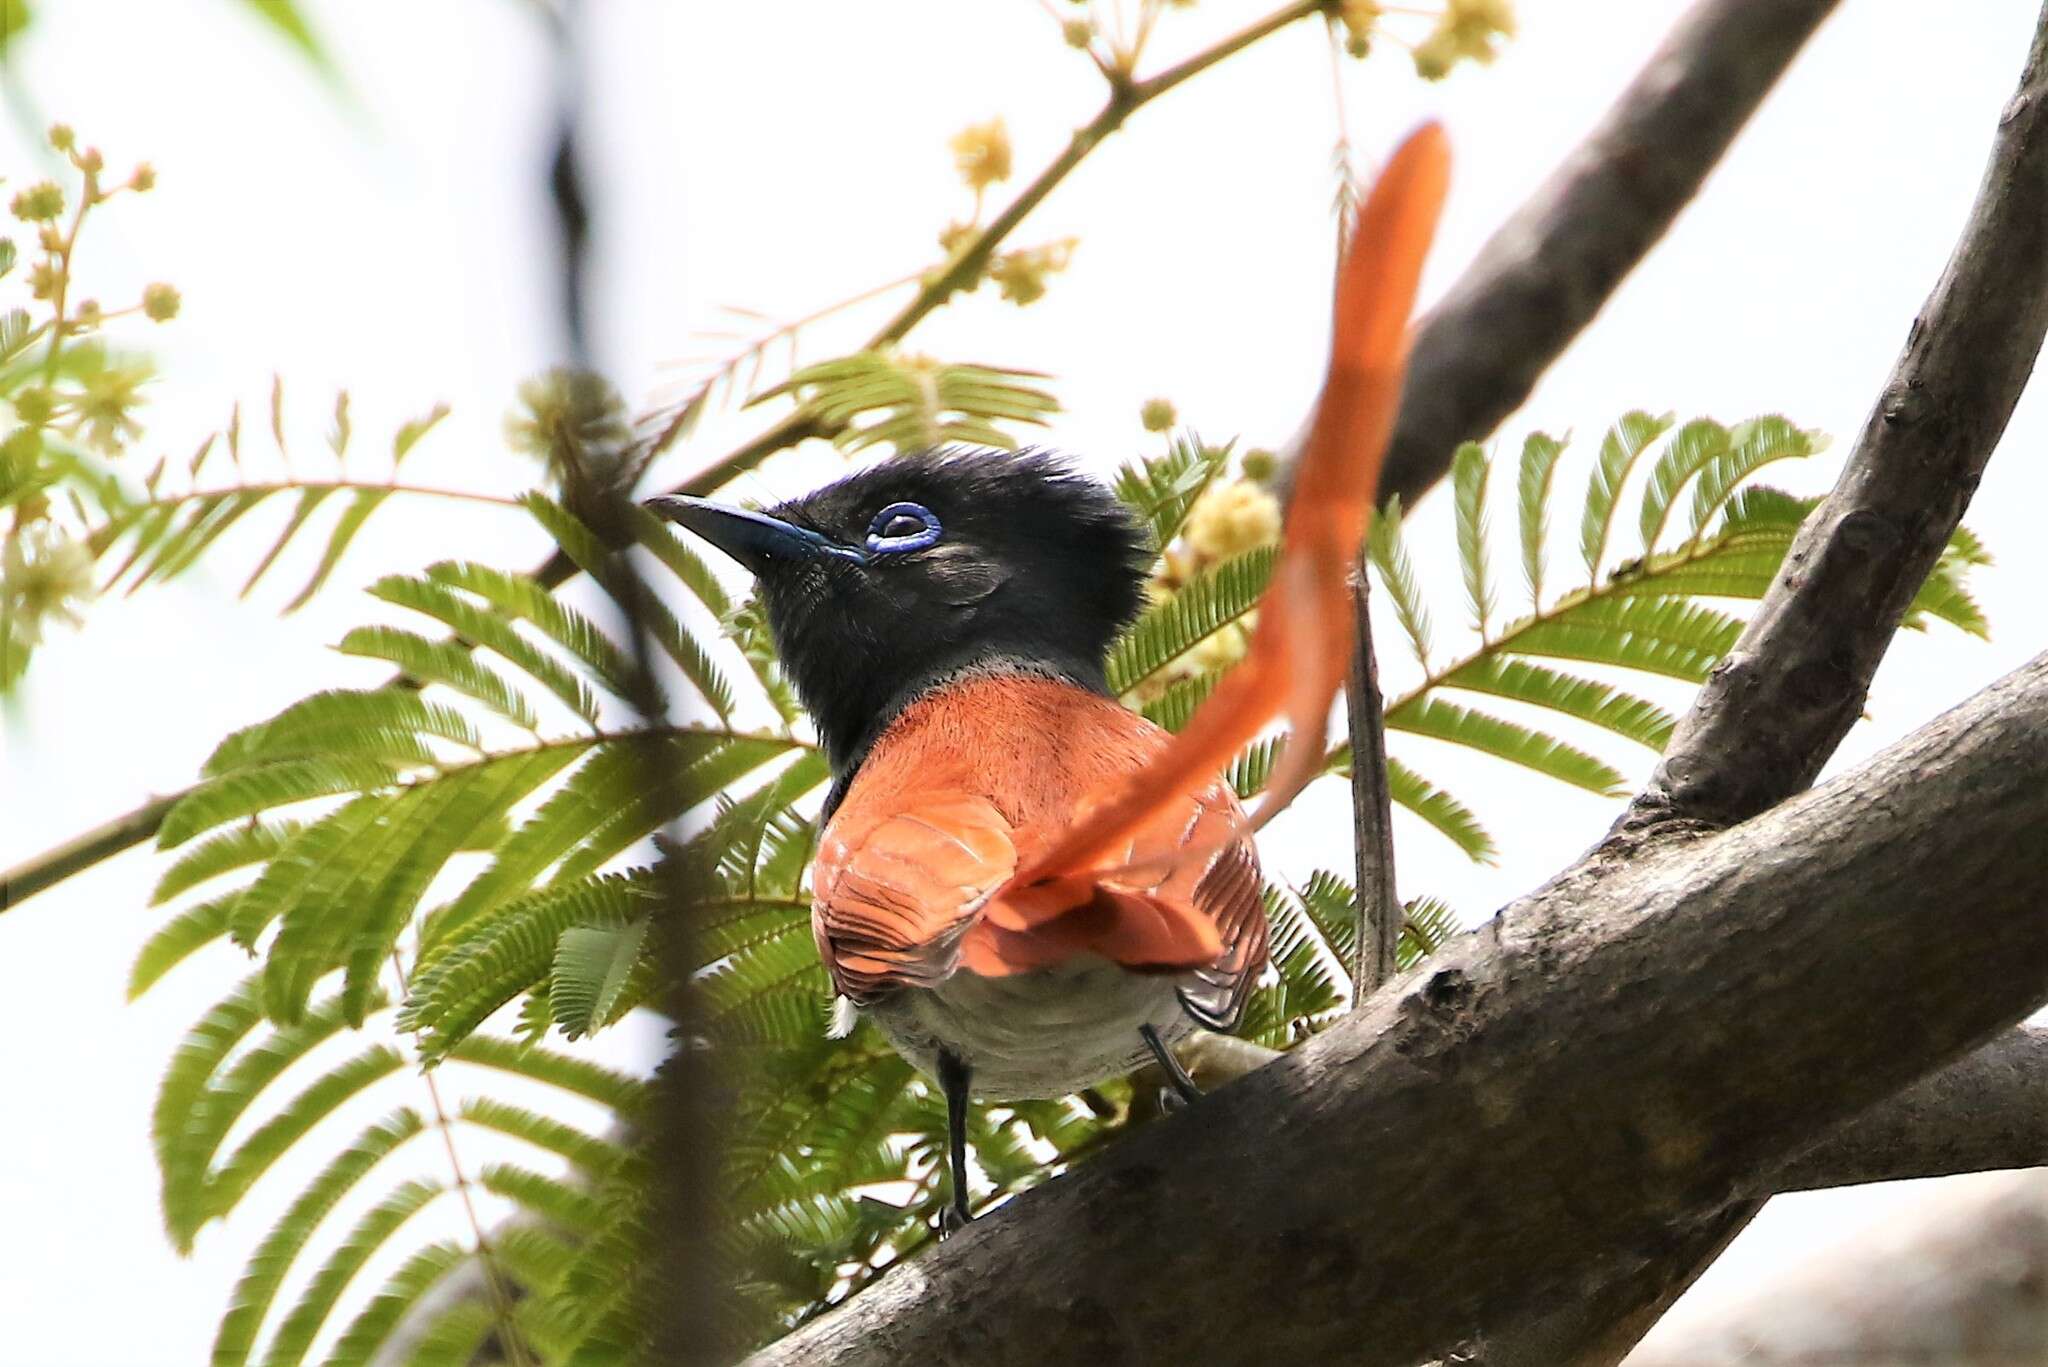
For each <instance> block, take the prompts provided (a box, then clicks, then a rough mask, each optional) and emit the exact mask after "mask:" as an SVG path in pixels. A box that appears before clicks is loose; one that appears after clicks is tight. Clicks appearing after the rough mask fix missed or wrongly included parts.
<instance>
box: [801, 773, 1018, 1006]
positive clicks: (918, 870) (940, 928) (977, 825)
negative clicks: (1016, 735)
mask: <svg viewBox="0 0 2048 1367" xmlns="http://www.w3.org/2000/svg"><path fill="white" fill-rule="evenodd" d="M842 810H843V809H842ZM860 810H861V809H856V815H855V817H854V820H853V821H851V822H842V821H841V820H840V818H839V817H834V819H833V821H832V822H831V824H829V825H828V826H827V827H826V828H825V834H824V837H823V839H822V840H820V842H819V848H818V859H817V863H816V864H815V865H814V866H813V869H812V874H811V878H812V893H811V932H812V934H814V935H815V936H817V940H818V954H819V957H821V958H822V959H824V961H825V966H826V968H828V969H830V970H831V973H832V985H833V986H834V987H835V988H837V989H838V990H839V991H840V993H841V994H843V995H844V996H847V997H850V998H852V999H853V1000H854V1001H857V1002H866V1001H871V1000H873V999H874V997H875V996H877V995H878V994H880V993H881V992H884V991H886V990H888V989H889V988H892V987H929V986H931V985H932V984H933V983H936V982H938V981H940V980H941V979H943V978H945V977H946V976H947V975H949V974H950V973H952V971H953V969H954V966H955V964H956V963H957V962H958V961H959V956H960V941H961V938H962V937H963V936H964V935H966V933H967V932H968V931H969V930H970V929H971V928H972V927H973V925H974V922H975V920H976V918H977V917H978V916H979V914H980V912H981V909H982V907H983V905H984V904H985V903H986V902H987V901H988V898H989V894H990V893H992V892H994V891H995V890H996V889H997V888H998V887H1000V886H1002V884H1003V881H1004V880H1005V879H1007V878H1008V877H1009V876H1010V875H1011V874H1012V873H1013V872H1015V871H1016V867H1017V850H1016V846H1015V845H1014V844H1012V842H1011V838H1010V834H1011V833H1010V824H1009V822H1007V821H1005V820H1004V819H1003V814H1002V813H1001V812H999V811H997V810H996V809H995V806H994V804H992V803H990V802H989V801H988V800H987V799H985V798H981V797H974V796H970V795H967V794H958V793H956V794H942V795H939V796H935V797H927V798H925V799H923V800H921V801H914V802H912V803H911V804H909V805H906V806H903V807H901V808H899V809H898V810H896V811H895V812H894V813H893V814H890V815H888V816H885V817H883V818H882V819H881V820H879V821H864V820H861V819H860V815H859V811H860ZM849 827H850V829H849Z"/></svg>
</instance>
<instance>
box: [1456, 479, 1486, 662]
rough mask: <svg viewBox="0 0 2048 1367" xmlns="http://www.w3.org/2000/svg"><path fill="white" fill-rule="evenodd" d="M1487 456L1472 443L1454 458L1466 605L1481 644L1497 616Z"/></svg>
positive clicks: (1457, 514) (1457, 518)
mask: <svg viewBox="0 0 2048 1367" xmlns="http://www.w3.org/2000/svg"><path fill="white" fill-rule="evenodd" d="M1491 468H1492V463H1491V462H1490V461H1488V460H1487V458H1486V452H1485V450H1484V449H1482V448H1481V447H1480V445H1479V443H1477V442H1472V441H1468V442H1466V443H1465V444H1464V445H1462V446H1460V447H1459V448H1458V450H1457V452H1456V454H1454V455H1453V456H1452V457H1451V495H1452V499H1451V501H1452V508H1453V510H1454V512H1455V514H1456V521H1457V528H1458V564H1459V566H1460V567H1461V568H1462V569H1463V571H1464V575H1465V601H1466V603H1467V604H1468V605H1469V606H1470V607H1471V609H1472V621H1473V624H1474V626H1475V627H1476V628H1477V629H1478V632H1479V637H1480V639H1481V640H1484V639H1485V638H1486V624H1487V619H1488V618H1489V617H1491V616H1492V615H1493V585H1492V583H1491V582H1490V580H1489V576H1488V571H1487V564H1486V559H1487V557H1486V477H1487V474H1488V472H1489V471H1490V470H1491Z"/></svg>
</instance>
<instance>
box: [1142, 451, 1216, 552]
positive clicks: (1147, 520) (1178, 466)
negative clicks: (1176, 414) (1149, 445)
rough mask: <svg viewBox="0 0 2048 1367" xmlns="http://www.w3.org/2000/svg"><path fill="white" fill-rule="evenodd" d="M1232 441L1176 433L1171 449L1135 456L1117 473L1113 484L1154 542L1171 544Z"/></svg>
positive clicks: (1157, 544) (1155, 543) (1210, 481)
mask: <svg viewBox="0 0 2048 1367" xmlns="http://www.w3.org/2000/svg"><path fill="white" fill-rule="evenodd" d="M1230 450H1231V447H1230V445H1224V446H1205V445H1204V444H1203V443H1202V441H1201V439H1200V438H1199V437H1196V436H1194V435H1193V434H1191V433H1188V434H1176V435H1175V436H1174V438H1173V440H1172V442H1171V444H1170V445H1169V446H1168V447H1167V450H1166V454H1164V455H1161V456H1152V457H1150V458H1147V459H1144V460H1139V461H1134V462H1131V463H1129V464H1126V465H1124V466H1123V467H1122V468H1121V469H1119V470H1118V471H1117V473H1116V479H1115V481H1114V488H1115V489H1116V496H1117V497H1118V498H1119V499H1122V500H1123V502H1124V504H1125V505H1126V506H1128V507H1129V508H1130V510H1131V511H1132V512H1134V513H1136V514H1137V515H1138V518H1139V520H1140V521H1142V522H1143V523H1144V524H1145V526H1146V527H1147V528H1149V529H1150V530H1151V533H1152V544H1153V545H1154V546H1157V547H1162V548H1163V547H1165V546H1167V545H1169V544H1170V543H1171V542H1172V541H1173V539H1174V538H1175V537H1176V536H1179V535H1180V529H1181V526H1182V524H1183V523H1185V522H1186V521H1187V518H1188V513H1189V511H1190V510H1192V509H1193V508H1194V506H1195V503H1196V501H1197V500H1199V499H1200V498H1201V497H1202V494H1203V492H1204V491H1206V490H1207V489H1208V487H1209V485H1210V484H1211V483H1212V482H1214V480H1215V478H1216V476H1217V475H1219V474H1221V473H1222V472H1223V469H1224V467H1225V466H1226V465H1227V464H1228V463H1229V460H1230Z"/></svg>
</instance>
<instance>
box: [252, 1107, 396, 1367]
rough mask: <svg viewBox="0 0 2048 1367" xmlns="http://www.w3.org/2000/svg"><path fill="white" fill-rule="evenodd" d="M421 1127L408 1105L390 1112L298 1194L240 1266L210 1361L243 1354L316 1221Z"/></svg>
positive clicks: (318, 1223) (305, 1243)
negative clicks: (243, 1265)
mask: <svg viewBox="0 0 2048 1367" xmlns="http://www.w3.org/2000/svg"><path fill="white" fill-rule="evenodd" d="M425 1129H426V1122H424V1121H423V1120H421V1119H420V1117H419V1114H418V1113H417V1112H415V1111H413V1110H411V1109H409V1108H401V1109H399V1110H398V1111H395V1112H393V1113H392V1114H391V1115H390V1116H388V1117H386V1118H385V1119H384V1120H381V1121H379V1122H378V1123H376V1124H375V1125H372V1126H370V1127H369V1128H368V1129H365V1130H364V1131H363V1132H362V1134H361V1135H359V1136H358V1137H357V1138H356V1141H355V1142H354V1143H353V1144H351V1145H350V1146H349V1147H348V1148H346V1149H344V1150H342V1151H341V1153H340V1154H338V1155H336V1156H335V1158H334V1159H333V1161H332V1162H330V1163H329V1164H328V1165H327V1166H326V1167H325V1168H324V1169H322V1170H321V1171H320V1173H319V1175H317V1176H316V1177H314V1179H313V1180H312V1182H311V1183H310V1184H308V1185H307V1186H306V1187H305V1189H304V1190H302V1191H301V1192H300V1193H299V1195H298V1197H297V1198H296V1199H295V1200H293V1202H292V1203H291V1205H290V1206H289V1207H288V1208H287V1209H286V1210H285V1213H284V1214H283V1216H281V1217H280V1218H279V1219H278V1222H277V1223H276V1224H275V1225H273V1226H272V1227H271V1230H270V1232H269V1233H268V1234H266V1235H265V1236H264V1237H263V1241H262V1242H261V1243H260V1244H258V1245H257V1246H256V1251H255V1252H254V1253H253V1254H251V1255H250V1258H249V1262H248V1264H247V1265H246V1266H245V1267H244V1268H243V1270H242V1277H241V1280H240V1281H239V1282H237V1283H236V1284H235V1289H234V1291H233V1293H232V1294H231V1295H230V1297H229V1300H228V1310H227V1313H226V1314H225V1315H223V1316H222V1317H221V1322H220V1328H219V1330H218V1331H217V1332H216V1333H215V1335H214V1339H213V1360H214V1361H215V1362H239V1361H243V1360H245V1359H246V1358H248V1356H249V1354H250V1353H251V1351H252V1350H253V1349H254V1348H255V1346H256V1333H257V1330H258V1329H259V1328H260V1327H261V1326H262V1323H263V1319H264V1316H265V1315H267V1314H268V1313H269V1311H270V1305H271V1302H272V1300H274V1299H275V1298H276V1296H277V1292H278V1289H279V1288H280V1287H281V1286H282V1285H283V1284H284V1279H285V1276H286V1274H287V1273H289V1272H290V1271H291V1266H292V1264H293V1263H294V1262H295V1261H296V1260H297V1259H298V1256H299V1254H300V1252H302V1251H303V1250H304V1249H305V1247H306V1245H307V1243H308V1242H310V1241H311V1239H312V1237H313V1233H314V1231H315V1230H316V1229H318V1228H319V1226H320V1223H321V1221H323V1220H325V1219H326V1218H327V1215H328V1212H330V1211H331V1210H333V1209H334V1207H335V1205H336V1204H337V1203H339V1202H340V1201H341V1199H342V1198H343V1197H345V1196H347V1195H348V1193H349V1192H351V1191H353V1190H354V1189H355V1187H356V1185H357V1184H358V1183H359V1182H361V1181H362V1180H363V1178H364V1177H366V1176H368V1175H369V1172H370V1170H371V1169H372V1168H374V1167H376V1166H377V1164H378V1163H380V1162H382V1161H383V1160H384V1158H385V1157H386V1156H387V1155H389V1154H390V1153H391V1152H392V1150H394V1149H396V1148H397V1147H398V1146H399V1145H401V1144H403V1143H405V1142H406V1141H407V1140H408V1139H411V1138H412V1137H413V1136H414V1135H417V1134H420V1133H422V1132H424V1131H425Z"/></svg>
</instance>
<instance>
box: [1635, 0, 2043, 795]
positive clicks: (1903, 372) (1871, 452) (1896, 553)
mask: <svg viewBox="0 0 2048 1367" xmlns="http://www.w3.org/2000/svg"><path fill="white" fill-rule="evenodd" d="M2044 331H2048V9H2044V10H2043V13H2042V16H2041V23H2040V25H2039V27H2037V28H2036V30H2035V33H2034V42H2033V49H2032V51H2031V52H2030V53H2029V54H2028V59H2027V64H2026V68H2025V70H2024V71H2023V72H2022V74H2021V77H2020V84H2019V89H2018V91H2017V92H2016V93H2015V94H2014V95H2013V98H2012V100H2011V102H2010V103H2009V104H2007V105H2006V107H2005V112H2004V115H2003V117H2002V118H2001V119H2000V121H1999V129H1998V136H1997V140H1996V142H1995V143H1994V144H1993V147H1992V153H1991V158H1990V162H1989V164H1988V165H1986V167H1985V168H1984V179H1983V183H1982V184H1981V185H1980V186H1979V188H1978V191H1977V199H1976V203H1975V205H1974V206H1973V207H1972V209H1971V213H1970V220H1969V222H1968V224H1967V225H1966V226H1965V227H1964V229H1963V234H1962V237H1961V239H1960V240H1959V241H1958V242H1957V243H1956V248H1955V252H1954V254H1953V255H1951V256H1950V258H1949V262H1948V267H1947V269H1946V270H1944V271H1943V272H1942V277H1941V280H1940V282H1939V283H1938V284H1936V285H1935V287H1934V293H1933V295H1932V296H1930V297H1929V299H1928V301H1927V304H1926V305H1925V307H1923V308H1922V309H1921V311H1920V316H1919V317H1917V318H1916V319H1914V320H1913V326H1912V328H1911V330H1910V331H1909V332H1908V333H1907V336H1906V346H1905V350H1904V351H1903V352H1902V353H1901V354H1900V356H1899V359H1898V361H1897V363H1896V364H1895V365H1894V366H1893V368H1892V373H1891V377H1890V379H1889V380H1887V381H1886V383H1885V387H1884V391H1883V393H1882V394H1881V395H1880V396H1879V397H1878V400H1877V403H1876V404H1875V406H1874V407H1873V408H1872V409H1871V413H1870V417H1869V419H1868V420H1867V421H1866V422H1865V423H1864V427H1863V433H1862V435H1861V436H1860V437H1859V438H1858V439H1857V442H1856V450H1855V452H1854V454H1853V455H1851V457H1850V458H1849V462H1848V464H1847V465H1846V466H1845V467H1844V468H1843V471H1842V474H1841V478H1840V479H1838V480H1837V481H1836V484H1835V489H1834V492H1833V493H1832V494H1831V495H1829V497H1828V500H1827V502H1826V503H1824V504H1822V505H1821V507H1820V508H1819V510H1817V511H1816V512H1815V513H1814V515H1813V516H1812V517H1811V518H1809V519H1808V521H1807V523H1806V526H1805V527H1804V528H1803V529H1802V530H1801V532H1800V535H1799V538H1798V540H1797V541H1795V542H1794V543H1793V546H1792V550H1791V552H1790V553H1789V554H1788V555H1787V556H1786V558H1785V564H1784V567H1783V568H1782V569H1781V570H1780V571H1779V573H1778V578H1777V580H1776V582H1775V583H1773V584H1772V585H1771V588H1770V591H1769V592H1768V593H1767V594H1765V596H1764V600H1763V602H1762V604H1761V605H1759V607H1758V609H1757V612H1756V615H1755V616H1753V617H1752V618H1750V621H1749V626H1748V628H1747V629H1746V630H1744V632H1743V633H1742V637H1741V639H1740V640H1739V641H1737V642H1736V644H1735V648H1734V650H1732V651H1730V652H1729V654H1728V657H1727V658H1726V659H1724V660H1723V661H1722V662H1721V663H1720V665H1719V666H1717V667H1716V669H1715V670H1714V673H1713V675H1712V676H1711V677H1710V678H1709V679H1708V680H1707V682H1706V685H1705V687H1704V688H1702V689H1701V690H1700V694H1699V697H1698V699H1697V700H1696V701H1695V702H1694V704H1693V707H1692V710H1691V711H1690V712H1689V713H1688V714H1687V715H1686V717H1685V719H1684V720H1683V721H1681V722H1680V723H1679V726H1678V730H1677V732H1676V733H1675V734H1674V735H1673V737H1672V740H1671V744H1670V745H1669V746H1668V747H1667V748H1666V750H1665V753H1664V759H1663V762H1662V763H1661V764H1659V766H1658V768H1657V772H1656V775H1655V777H1653V778H1652V779H1651V781H1650V785H1649V787H1648V788H1647V789H1645V791H1644V792H1643V794H1642V795H1641V796H1640V797H1638V798H1637V799H1636V801H1635V803H1634V804H1633V805H1632V806H1631V807H1630V809H1629V812H1628V814H1627V816H1626V817H1625V818H1624V819H1623V825H1624V826H1625V827H1631V828H1634V827H1640V826H1642V825H1644V824H1646V823H1657V822H1664V821H1670V820H1674V819H1675V820H1682V821H1705V822H1707V823H1709V824H1715V825H1725V824H1727V823H1729V822H1733V821H1739V820H1741V819H1743V818H1744V817H1746V816H1749V815H1750V814H1752V813H1754V812H1758V811H1761V810H1763V809H1764V808H1766V807H1768V806H1770V805H1771V804H1772V803H1773V802H1776V801H1778V800H1779V799H1781V798H1784V797H1786V796H1788V795H1790V794H1792V793H1795V792H1798V791H1799V790H1801V789H1803V788H1805V787H1806V786H1807V785H1808V784H1809V783H1811V782H1812V781H1813V779H1814V776H1815V775H1816V774H1818V773H1819V772H1820V769H1821V766H1822V765H1823V764H1825V763H1826V762H1827V759H1828V756H1830V755H1832V754H1833V753H1834V751H1835V747H1836V745H1838V744H1840V742H1841V739H1842V737H1843V736H1844V735H1845V734H1847V732H1848V730H1849V728H1850V726H1852V725H1853V724H1854V723H1855V721H1856V718H1857V717H1858V716H1860V715H1861V714H1862V711H1863V701H1864V698H1865V697H1866V696H1867V694H1868V693H1869V689H1870V680H1871V676H1872V675H1874V674H1875V673H1876V672H1877V666H1878V662H1879V661H1880V660H1881V659H1883V658H1884V652H1885V648H1886V647H1887V646H1888V645H1889V644H1890V643H1891V639H1892V636H1893V635H1894V634H1895V633H1896V631H1897V629H1898V624H1899V620H1900V618H1901V617H1903V616H1904V614H1905V610H1906V605H1907V604H1908V603H1910V602H1911V601H1912V598H1913V595H1914V594H1915V593H1917V592H1918V591H1919V588H1920V585H1921V584H1922V583H1923V582H1924V581H1925V580H1926V578H1927V574H1928V571H1929V570H1931V569H1933V567H1934V564H1935V561H1936V560H1937V559H1939V558H1940V556H1941V553H1942V549H1943V548H1944V547H1945V546H1946V545H1947V544H1948V539H1949V537H1950V535H1951V534H1952V533H1953V532H1954V531H1955V529H1956V525H1957V523H1958V522H1960V521H1961V519H1962V515H1963V509H1964V507H1965V506H1966V505H1967V504H1968V503H1969V500H1970V495H1971V494H1972V493H1973V492H1975V490H1976V488H1977V481H1978V479H1979V478H1980V477H1981V476H1982V475H1983V473H1984V466H1985V464H1986V463H1987V462H1988V461H1989V460H1990V459H1991V453H1992V451H1993V450H1994V449H1996V447H1997V445H1998V439H1999V437H2000V436H2001V435H2002V434H2003V433H2004V431H2005V424H2006V421H2007V419H2008V418H2010V417H2011V415H2012V410H2013V405H2014V404H2016V403H2017V402H2018V401H2019V396H2020V392H2021V391H2022V390H2023V389H2025V388H2026V384H2027V377H2028V376H2029V375H2031V374H2032V373H2033V369H2034V359H2035V357H2036V356H2037V355H2038V354H2039V353H2040V350H2041V339H2042V334H2043V332H2044Z"/></svg>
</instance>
